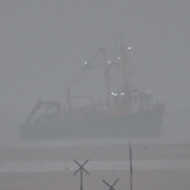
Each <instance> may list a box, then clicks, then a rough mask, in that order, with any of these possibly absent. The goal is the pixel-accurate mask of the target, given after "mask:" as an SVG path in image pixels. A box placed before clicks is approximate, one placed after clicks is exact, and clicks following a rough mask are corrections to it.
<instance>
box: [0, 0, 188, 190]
mask: <svg viewBox="0 0 190 190" xmlns="http://www.w3.org/2000/svg"><path fill="white" fill-rule="evenodd" d="M189 7H190V2H189V1H188V0H181V1H177V0H159V1H153V0H144V1H140V0H133V1H132V0H117V1H116V0H101V1H100V0H96V1H87V0H80V1H77V0H64V1H62V0H54V1H52V0H28V1H24V0H14V1H12V0H1V1H0V44H1V46H0V57H1V59H0V62H1V69H0V130H1V133H0V143H1V145H0V167H1V168H0V176H1V177H2V178H1V189H15V190H17V189H21V187H22V188H24V189H35V188H36V189H41V190H43V189H62V187H63V185H64V187H66V188H77V187H78V188H79V186H77V185H78V181H77V180H76V181H75V183H73V182H71V181H72V180H70V179H69V178H71V176H72V174H73V172H74V171H75V170H77V168H76V165H74V164H75V163H73V162H72V159H78V160H79V161H81V163H82V161H85V160H86V159H88V158H89V156H90V159H92V162H89V165H88V166H87V169H89V171H90V172H92V173H93V172H95V174H94V179H96V180H102V178H104V179H105V180H108V181H109V183H112V181H113V183H114V181H115V179H117V178H118V176H119V177H120V178H121V182H120V183H121V185H120V186H119V182H118V184H117V185H118V189H121V188H126V187H128V181H126V180H125V177H128V178H129V174H128V173H127V175H126V173H125V172H126V171H127V172H128V170H129V167H128V166H126V164H127V163H128V161H129V160H128V158H127V157H128V156H129V155H128V153H126V152H127V148H126V145H127V144H128V143H129V142H132V147H133V150H134V155H135V161H134V168H135V170H136V177H135V179H134V181H135V182H136V183H135V185H134V187H135V188H136V189H137V190H138V189H153V188H154V189H155V190H156V189H168V190H169V189H176V190H177V189H179V188H181V187H182V188H183V189H189V186H190V184H189V180H188V179H187V176H189V156H190V155H189V143H190V141H189V139H190V129H189V123H190V117H189V115H190V88H189V81H190V66H189V60H190V48H189V44H190V37H189V33H190V25H189V17H190V12H189ZM121 34H122V36H123V40H122V42H123V44H124V46H125V48H126V49H127V61H128V63H129V66H130V69H131V73H130V74H132V83H134V84H135V85H137V87H138V88H139V89H140V90H142V91H148V92H151V93H152V96H153V100H152V101H153V103H155V102H160V103H165V113H164V118H163V122H162V127H161V135H160V136H159V137H158V138H145V139H144V138H142V139H141V138H128V139H125V138H124V139H122V138H121V139H120V138H113V139H109V138H108V139H107V138H106V139H98V140H97V139H96V138H95V139H88V140H84V139H80V140H78V139H72V140H69V139H67V140H65V139H64V140H61V141H51V140H49V141H48V140H47V141H33V142H32V141H27V140H22V139H21V137H20V134H19V130H18V125H19V124H21V123H24V122H25V121H26V119H27V118H28V116H29V115H30V113H31V111H32V108H33V107H34V105H35V104H36V103H37V102H38V100H39V99H41V100H43V101H58V102H60V103H61V104H62V105H63V104H64V103H65V101H66V98H67V89H68V87H69V88H70V90H71V93H73V94H77V93H79V94H89V95H91V96H92V97H93V98H94V100H95V102H96V103H97V102H98V101H99V100H103V101H104V100H105V98H106V97H105V86H104V82H102V79H103V78H102V75H104V71H103V63H104V57H103V56H102V55H98V56H96V55H97V53H98V51H99V50H100V48H102V47H105V48H107V49H108V50H109V54H108V55H109V57H111V58H112V56H117V51H118V48H119V45H120V40H121V39H120V36H121ZM128 47H131V50H129V49H128ZM88 60H91V61H92V62H91V64H92V67H93V69H89V70H88V69H87V70H86V71H85V72H84V73H82V74H80V75H79V73H81V71H82V70H83V69H84V67H85V65H84V62H85V61H88ZM112 75H113V78H112V80H111V82H112V84H113V88H114V90H115V91H117V90H118V88H119V87H120V85H121V84H120V83H118V82H115V79H114V77H115V74H114V73H113V74H112ZM78 76H79V77H78ZM117 79H118V78H117ZM80 103H82V101H81V102H80ZM75 105H76V106H78V103H75ZM168 143H169V144H168ZM166 144H167V146H165V145H166ZM42 150H43V151H42ZM125 151H126V152H125ZM171 160H172V161H171ZM170 161H171V162H170ZM123 165H125V166H124V167H123ZM63 170H64V171H63ZM99 171H100V173H98V172H99ZM107 171H109V172H112V173H111V174H110V175H108V176H106V175H105V172H107ZM45 172H47V173H46V174H45ZM59 172H61V175H63V176H64V179H65V181H64V184H63V182H62V178H61V177H60V176H61V175H60V173H59ZM62 172H63V173H62ZM114 172H115V173H114ZM16 173H17V174H18V175H17V174H16ZM39 173H40V174H39ZM36 174H38V175H40V178H39V179H38V175H36ZM41 174H44V175H41ZM54 174H55V175H54ZM116 174H117V175H116ZM182 174H183V176H182ZM125 175H126V176H125ZM116 176H117V178H116ZM179 176H181V178H178V177H179ZM72 177H73V176H72ZM77 177H78V178H79V176H76V177H75V179H78V178H77ZM85 178H87V179H89V181H88V182H87V181H86V185H87V187H88V188H90V187H91V186H93V188H95V187H97V188H106V186H104V185H105V184H103V183H102V186H101V185H100V184H95V183H94V181H93V182H92V180H91V179H90V178H88V177H87V176H85ZM128 178H127V179H128ZM73 179H74V178H73ZM148 179H151V180H152V181H151V183H149V182H150V181H149V180H148ZM166 179H167V180H170V182H168V181H167V180H166ZM51 180H52V181H51ZM159 180H160V182H159ZM15 182H16V183H15ZM55 182H56V184H57V186H55V185H54V184H55ZM65 182H66V183H65ZM50 183H51V185H50ZM181 184H182V185H183V186H181ZM96 185H97V186H96ZM93 188H92V189H93Z"/></svg>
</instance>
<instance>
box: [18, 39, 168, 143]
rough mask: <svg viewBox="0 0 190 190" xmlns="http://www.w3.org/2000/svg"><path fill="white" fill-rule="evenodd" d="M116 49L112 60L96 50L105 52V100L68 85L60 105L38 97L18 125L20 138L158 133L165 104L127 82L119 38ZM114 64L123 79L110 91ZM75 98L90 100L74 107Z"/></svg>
mask: <svg viewBox="0 0 190 190" xmlns="http://www.w3.org/2000/svg"><path fill="white" fill-rule="evenodd" d="M119 49H120V56H119V57H117V58H116V59H115V60H114V61H110V60H108V59H107V56H106V50H105V48H101V49H100V50H99V51H98V53H100V54H102V55H104V73H103V74H104V85H105V96H106V101H105V102H103V103H102V102H101V101H98V102H97V103H95V101H94V100H93V97H91V96H90V95H88V94H86V95H76V94H72V92H71V90H70V88H68V89H67V98H66V101H65V104H64V106H63V107H62V106H61V104H60V103H59V102H56V101H52V102H44V101H41V100H39V101H38V102H37V104H36V105H35V106H34V108H33V110H32V111H31V114H30V115H29V117H28V118H27V120H26V121H25V122H24V123H23V124H21V125H20V126H19V132H20V135H21V138H23V139H28V140H35V139H38V140H44V139H81V138H82V139H85V138H137V137H143V138H144V137H151V138H152V137H159V135H160V131H161V125H162V120H163V115H164V109H165V105H164V103H158V102H157V103H152V94H151V93H148V92H143V91H140V90H139V89H137V88H133V87H132V86H131V85H130V84H129V76H128V64H127V56H126V50H125V48H124V45H123V43H122V42H121V44H120V48H119ZM128 49H131V48H130V47H129V48H128ZM84 65H85V67H86V68H87V69H89V68H90V67H91V65H90V64H89V62H84ZM115 68H117V69H120V71H121V76H122V80H123V81H122V88H121V89H119V90H118V91H112V90H111V89H112V87H111V84H110V81H111V80H110V77H111V76H110V72H111V71H112V70H114V69H115ZM74 99H83V100H87V102H90V103H89V104H88V105H86V104H85V106H80V107H78V108H75V107H74V105H73V100H74ZM40 109H45V110H46V111H45V112H44V113H42V114H41V115H39V114H37V112H38V111H39V110H40ZM50 110H51V111H50ZM36 115H38V116H36Z"/></svg>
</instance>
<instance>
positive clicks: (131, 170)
mask: <svg viewBox="0 0 190 190" xmlns="http://www.w3.org/2000/svg"><path fill="white" fill-rule="evenodd" d="M129 163H130V190H133V166H132V149H131V143H129Z"/></svg>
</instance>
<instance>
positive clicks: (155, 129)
mask: <svg viewBox="0 0 190 190" xmlns="http://www.w3.org/2000/svg"><path fill="white" fill-rule="evenodd" d="M163 114H164V104H156V105H154V106H153V107H152V108H151V109H150V110H149V111H144V112H138V113H135V114H128V115H124V116H120V117H111V118H104V119H94V118H88V119H86V120H84V121H75V120H72V119H65V120H60V121H59V120H58V121H56V122H53V123H51V122H49V123H41V122H39V123H33V124H26V123H25V124H22V125H20V126H19V132H20V135H21V138H22V139H28V140H45V139H81V138H83V139H84V138H137V137H159V136H160V132H161V124H162V119H163Z"/></svg>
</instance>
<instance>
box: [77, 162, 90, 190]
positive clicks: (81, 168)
mask: <svg viewBox="0 0 190 190" xmlns="http://www.w3.org/2000/svg"><path fill="white" fill-rule="evenodd" d="M73 161H74V162H75V163H76V164H77V165H78V166H79V169H78V170H77V171H76V172H75V173H74V175H75V174H77V173H78V172H79V171H80V190H83V171H85V172H86V173H87V174H88V175H90V174H89V173H88V172H87V171H86V170H85V169H84V167H83V166H84V165H85V164H86V163H87V162H88V161H89V160H86V161H85V162H84V163H83V164H82V165H81V164H79V163H78V162H77V161H76V160H73Z"/></svg>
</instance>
